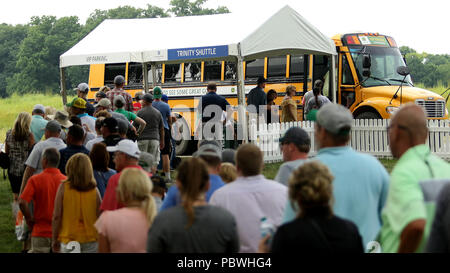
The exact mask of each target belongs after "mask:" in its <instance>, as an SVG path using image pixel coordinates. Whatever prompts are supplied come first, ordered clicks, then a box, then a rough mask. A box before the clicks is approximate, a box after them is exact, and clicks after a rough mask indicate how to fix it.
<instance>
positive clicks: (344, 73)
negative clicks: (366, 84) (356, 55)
mask: <svg viewBox="0 0 450 273" xmlns="http://www.w3.org/2000/svg"><path fill="white" fill-rule="evenodd" d="M349 62H351V58H350V54H349V53H348V52H342V51H340V52H339V74H338V75H339V77H338V78H339V80H338V81H339V84H338V87H339V88H338V103H339V104H341V105H343V106H345V107H347V108H349V109H350V108H353V107H355V106H356V103H355V102H356V92H355V89H356V81H355V78H356V75H354V73H353V72H352V70H351V68H350V63H349ZM350 110H351V109H350Z"/></svg>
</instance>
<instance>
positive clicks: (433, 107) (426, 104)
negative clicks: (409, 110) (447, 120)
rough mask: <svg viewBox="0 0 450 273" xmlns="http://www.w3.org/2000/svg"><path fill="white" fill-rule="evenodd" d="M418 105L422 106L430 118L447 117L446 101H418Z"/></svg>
mask: <svg viewBox="0 0 450 273" xmlns="http://www.w3.org/2000/svg"><path fill="white" fill-rule="evenodd" d="M416 104H417V105H419V106H422V107H423V109H424V110H425V113H426V114H427V117H428V118H443V117H444V116H445V101H443V100H438V101H426V100H416Z"/></svg>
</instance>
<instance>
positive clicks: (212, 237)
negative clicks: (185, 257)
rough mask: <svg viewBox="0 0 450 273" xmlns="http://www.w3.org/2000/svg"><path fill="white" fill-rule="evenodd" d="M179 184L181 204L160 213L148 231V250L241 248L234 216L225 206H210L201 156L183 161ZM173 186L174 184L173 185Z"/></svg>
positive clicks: (196, 251) (225, 250)
mask: <svg viewBox="0 0 450 273" xmlns="http://www.w3.org/2000/svg"><path fill="white" fill-rule="evenodd" d="M176 186H177V187H178V189H179V190H180V193H181V201H182V203H181V205H178V206H175V207H172V208H169V209H166V210H164V211H162V212H161V213H160V214H158V216H156V218H155V221H154V222H153V225H152V227H151V228H150V231H149V233H148V241H147V251H148V252H153V253H154V252H164V253H233V252H238V251H239V239H238V234H237V227H236V222H235V220H234V217H233V216H232V215H231V213H229V212H228V211H226V210H225V209H222V208H219V207H216V206H211V205H208V203H207V202H206V192H207V191H208V188H209V174H208V169H207V165H206V163H205V162H204V161H203V160H202V159H200V158H191V159H187V160H185V161H183V162H182V163H181V164H180V166H179V167H178V174H177V178H176ZM172 187H173V186H172Z"/></svg>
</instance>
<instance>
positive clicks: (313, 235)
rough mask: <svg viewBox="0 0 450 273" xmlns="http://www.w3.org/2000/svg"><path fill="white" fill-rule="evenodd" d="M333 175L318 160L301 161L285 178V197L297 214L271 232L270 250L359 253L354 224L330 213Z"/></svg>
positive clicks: (262, 248)
mask: <svg viewBox="0 0 450 273" xmlns="http://www.w3.org/2000/svg"><path fill="white" fill-rule="evenodd" d="M333 179H334V177H333V175H332V174H331V172H330V170H329V169H328V167H327V166H325V165H324V164H323V163H320V162H319V161H312V162H308V163H305V164H303V165H302V166H300V167H299V168H298V169H297V170H295V171H294V172H293V174H292V175H291V178H290V180H289V185H288V188H289V192H288V194H289V199H290V200H291V202H295V203H297V204H298V206H299V208H300V212H299V213H298V216H297V218H296V219H295V220H294V221H292V222H288V223H286V224H284V225H282V226H280V227H279V228H278V230H277V231H276V233H275V235H274V236H273V241H272V249H271V251H272V252H273V253H276V252H285V253H297V252H304V253H363V252H364V248H363V243H362V238H361V236H360V235H359V232H358V228H357V227H356V225H355V224H354V223H352V222H350V221H348V220H345V219H342V218H340V217H337V216H335V215H334V214H333V209H332V199H333V186H332V181H333ZM268 239H269V236H266V237H265V238H264V239H263V240H261V242H260V245H259V250H260V252H267V251H268V250H269V249H268V248H269V247H268V246H267V241H268Z"/></svg>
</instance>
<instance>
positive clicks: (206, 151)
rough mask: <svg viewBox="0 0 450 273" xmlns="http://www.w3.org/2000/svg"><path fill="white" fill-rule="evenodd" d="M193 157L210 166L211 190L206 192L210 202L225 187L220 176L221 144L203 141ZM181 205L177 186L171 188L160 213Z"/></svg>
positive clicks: (213, 141) (207, 199)
mask: <svg viewBox="0 0 450 273" xmlns="http://www.w3.org/2000/svg"><path fill="white" fill-rule="evenodd" d="M192 156H193V157H199V158H201V159H203V160H204V161H205V163H206V165H207V166H208V173H209V189H208V191H207V192H206V201H207V202H208V201H209V199H210V198H211V196H212V194H213V193H214V192H215V191H216V190H218V189H219V188H221V187H222V186H224V185H225V183H224V182H223V180H222V178H221V177H220V176H219V171H220V164H221V163H222V148H221V147H220V143H218V142H217V141H215V140H202V141H200V142H199V147H198V150H197V152H195V153H194V154H193V155H192ZM180 203H181V196H180V191H179V190H178V188H177V187H176V186H173V187H170V189H169V191H168V192H167V195H166V197H165V198H164V201H163V204H162V206H161V209H160V211H163V210H165V209H168V208H171V207H174V206H176V205H178V204H180Z"/></svg>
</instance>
